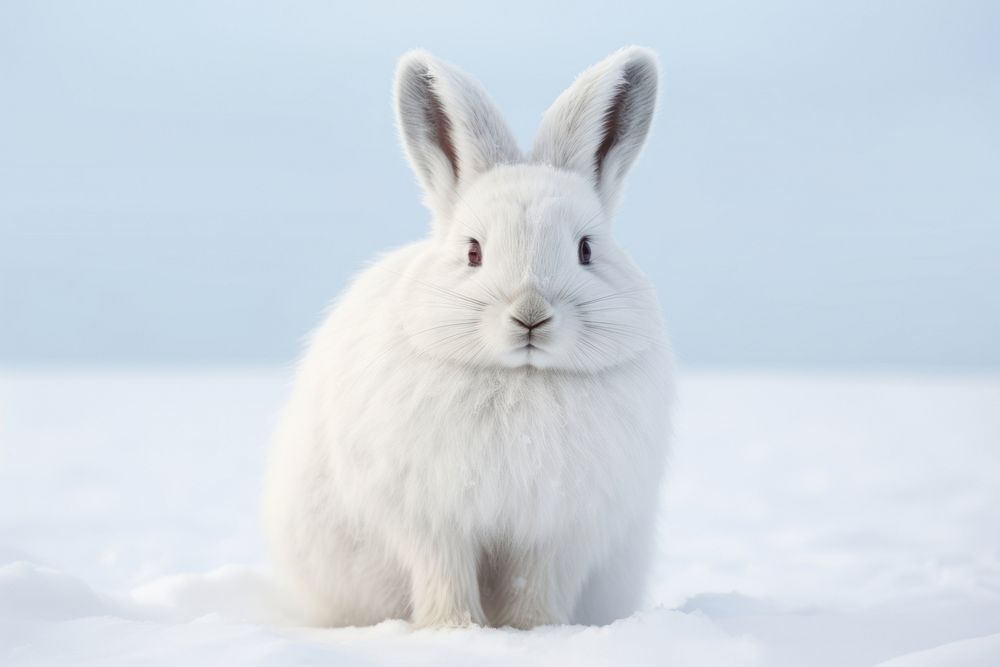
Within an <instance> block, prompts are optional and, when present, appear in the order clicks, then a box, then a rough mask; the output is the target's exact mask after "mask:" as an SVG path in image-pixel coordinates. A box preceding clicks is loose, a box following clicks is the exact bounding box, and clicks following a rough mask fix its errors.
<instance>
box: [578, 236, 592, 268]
mask: <svg viewBox="0 0 1000 667" xmlns="http://www.w3.org/2000/svg"><path fill="white" fill-rule="evenodd" d="M576 254H577V257H579V258H580V263H581V264H590V239H588V238H587V237H586V236H584V237H583V238H582V239H580V246H579V247H578V248H577V249H576Z"/></svg>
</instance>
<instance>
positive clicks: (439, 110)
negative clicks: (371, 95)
mask: <svg viewBox="0 0 1000 667" xmlns="http://www.w3.org/2000/svg"><path fill="white" fill-rule="evenodd" d="M419 81H420V83H421V85H422V86H423V88H424V90H423V95H421V99H422V100H423V106H422V109H423V113H424V121H425V122H426V123H427V127H428V128H430V131H431V132H432V133H433V137H432V139H433V142H434V143H435V144H436V145H437V147H438V148H439V149H440V150H441V152H442V153H443V154H444V156H445V158H446V159H447V160H448V164H450V165H451V173H452V174H453V175H454V176H455V180H456V181H457V180H458V153H457V152H456V151H455V142H454V139H453V136H454V134H453V133H454V128H453V127H452V124H451V119H450V118H448V114H447V113H445V111H444V104H442V103H441V98H440V97H438V94H437V92H436V91H435V90H434V86H435V80H434V76H433V75H432V74H431V73H430V72H424V73H423V74H422V75H420V77H419Z"/></svg>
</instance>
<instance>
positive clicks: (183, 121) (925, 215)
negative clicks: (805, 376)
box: [0, 0, 1000, 371]
mask: <svg viewBox="0 0 1000 667" xmlns="http://www.w3.org/2000/svg"><path fill="white" fill-rule="evenodd" d="M343 6H346V5H345V4H344V3H333V2H326V1H313V2H308V1H301V0H297V1H295V2H277V1H275V2H271V3H260V2H245V1H239V2H237V1H233V2H203V3H182V2H168V1H159V0H158V1H148V0H147V1H144V2H141V3H140V2H130V1H124V0H123V1H121V2H95V1H88V2H40V1H29V0H22V1H16V0H6V1H4V2H0V365H35V364H46V365H64V364H73V365H115V366H123V365H124V366H131V365H192V364H196V365H198V364H212V365H220V364H227V365H228V364H248V363H252V364H261V363H265V364H266V363H283V362H288V361H290V360H291V359H292V358H293V357H294V355H295V354H296V351H297V349H298V346H299V344H300V340H301V339H302V337H303V336H304V335H305V333H306V332H307V331H308V330H309V328H310V327H311V326H312V325H314V324H315V323H316V322H317V321H318V319H319V317H320V313H321V310H322V309H323V308H324V306H325V304H326V303H327V302H328V301H329V300H330V299H331V298H332V297H333V296H334V295H335V294H336V293H337V292H338V291H340V289H341V288H342V287H343V286H344V285H345V283H346V281H347V280H348V278H349V276H350V275H351V274H352V273H354V272H355V271H357V270H358V268H359V267H361V266H363V264H364V263H365V262H366V261H367V260H368V259H370V258H371V257H372V256H373V255H375V254H376V253H377V252H379V251H380V250H384V249H387V248H391V247H394V246H398V245H400V244H403V243H405V242H407V241H409V240H412V239H415V238H417V237H419V236H421V235H423V234H424V233H425V230H426V228H427V214H426V212H425V211H424V209H423V208H422V207H421V206H420V204H419V193H418V189H417V186H416V184H415V182H414V179H413V177H412V175H411V174H410V172H409V169H408V167H407V166H406V164H405V162H404V160H403V157H402V153H401V151H400V149H399V147H398V143H397V139H396V135H395V130H394V127H393V117H392V108H391V104H390V91H391V85H390V84H391V77H392V72H393V67H394V62H395V59H396V58H397V57H398V55H399V54H400V53H402V52H403V51H405V50H406V49H409V48H412V47H416V46H421V47H424V48H427V49H429V50H430V51H432V52H433V53H435V54H437V55H439V56H441V57H443V58H445V59H448V60H451V61H453V62H455V63H456V64H459V65H460V66H461V67H463V68H464V69H466V70H468V71H469V72H471V73H473V74H474V75H476V76H478V77H479V78H480V79H481V80H482V81H483V82H484V84H485V85H486V87H487V88H488V89H489V90H490V91H491V93H492V94H493V96H494V98H495V100H496V101H497V103H498V104H499V106H500V107H501V108H502V109H503V110H504V111H505V113H506V115H507V118H508V119H509V121H510V123H511V126H512V127H513V128H514V130H515V132H516V133H517V135H518V137H519V138H520V140H521V142H522V144H524V145H528V144H529V143H530V141H531V138H532V136H533V133H534V130H535V126H536V123H537V121H538V118H539V117H540V115H541V113H542V111H544V109H545V108H546V107H547V106H548V104H549V103H550V102H551V101H552V100H553V99H554V98H555V96H556V95H557V94H558V93H559V92H560V91H561V90H562V89H563V88H565V87H566V86H567V85H568V84H569V83H570V81H571V80H572V78H573V76H574V75H575V74H576V73H577V72H579V71H580V70H581V69H583V68H584V67H586V66H587V65H589V64H591V63H592V62H594V61H596V60H598V59H599V58H601V57H602V56H604V55H605V54H606V53H608V52H610V51H612V50H614V49H616V48H618V47H620V46H622V45H625V44H629V43H637V44H643V45H647V46H650V47H653V48H654V49H656V50H657V51H658V52H659V53H660V58H661V62H662V66H663V82H662V96H661V112H660V115H659V118H658V120H657V123H656V125H655V127H654V130H653V136H652V139H651V141H650V144H649V146H648V148H647V151H646V153H645V154H644V155H643V157H642V159H641V160H640V162H639V164H638V165H637V167H636V169H635V170H634V172H633V173H632V177H631V180H630V183H629V185H628V188H627V191H626V202H625V205H624V207H623V209H622V211H621V214H620V216H619V220H618V223H617V229H618V235H619V238H620V240H621V242H622V243H623V244H624V245H625V246H626V247H627V248H628V249H629V250H630V252H631V253H632V254H633V255H634V256H635V257H636V258H637V260H638V261H639V262H640V263H641V264H642V265H643V266H644V267H645V268H646V269H647V270H648V272H649V273H650V274H651V276H652V277H653V279H654V280H655V282H656V283H657V285H658V286H659V288H660V292H661V298H662V301H663V303H664V305H665V308H666V310H667V313H668V317H669V319H670V322H671V326H672V329H673V332H674V341H675V346H676V348H677V352H678V356H679V357H680V359H681V362H682V363H684V364H686V365H688V366H699V367H774V368H827V369H849V368H850V369H854V368H866V369H884V368H891V369H905V370H935V369H960V370H969V371H977V370H988V369H992V370H997V369H1000V295H998V287H1000V261H998V256H1000V196H998V184H1000V120H998V119H1000V46H998V39H997V35H998V29H1000V4H997V3H995V2H988V1H983V2H962V1H958V2H944V1H939V2H919V1H917V2H913V1H910V2H904V1H898V2H871V1H870V0H869V1H855V0H851V1H849V2H759V3H746V2H739V1H737V0H731V1H708V2H693V1H692V2H689V3H685V4H679V3H669V2H650V3H630V2H622V1H617V0H616V1H615V2H605V3H593V2H572V3H570V2H565V3H540V2H523V3H522V2H504V3H495V4H494V5H492V6H491V8H489V9H486V8H484V7H483V6H482V3H458V2H455V3H436V2H399V3H376V2H373V3H353V4H352V5H351V9H350V10H346V9H343V8H341V7H343Z"/></svg>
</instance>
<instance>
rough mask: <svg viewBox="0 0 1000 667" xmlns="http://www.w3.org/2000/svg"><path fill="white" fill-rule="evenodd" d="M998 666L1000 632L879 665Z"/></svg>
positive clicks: (999, 660) (886, 666) (919, 666)
mask: <svg viewBox="0 0 1000 667" xmlns="http://www.w3.org/2000/svg"><path fill="white" fill-rule="evenodd" d="M957 665H961V667H996V666H997V665H1000V634H995V635H989V636H988V637H977V638H975V639H963V640H962V641H957V642H952V643H950V644H945V645H944V646H938V647H936V648H932V649H929V650H926V651H918V652H916V653H910V654H909V655H903V656H900V657H898V658H893V659H892V660H887V661H885V662H883V663H880V664H879V665H878V667H956V666H957Z"/></svg>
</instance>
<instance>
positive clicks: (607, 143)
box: [594, 64, 655, 180]
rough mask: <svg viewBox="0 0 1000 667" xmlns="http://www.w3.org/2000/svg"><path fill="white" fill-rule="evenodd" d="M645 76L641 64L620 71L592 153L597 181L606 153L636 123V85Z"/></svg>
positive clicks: (639, 88) (639, 87)
mask: <svg viewBox="0 0 1000 667" xmlns="http://www.w3.org/2000/svg"><path fill="white" fill-rule="evenodd" d="M647 75H648V73H647V72H646V68H644V67H643V66H642V65H641V64H632V65H629V66H626V67H625V69H624V71H622V80H621V82H620V83H619V84H618V85H617V86H616V88H615V94H614V96H613V97H612V98H611V103H610V104H609V105H608V108H607V110H606V111H605V112H604V120H603V122H602V124H601V143H600V144H599V145H598V146H597V150H596V151H595V152H594V170H595V171H596V173H597V178H598V180H600V178H601V176H602V175H603V173H604V165H605V162H606V160H607V157H608V153H610V152H611V149H613V148H614V147H615V146H617V145H618V144H619V143H621V141H622V140H623V139H624V138H625V137H627V136H628V134H629V132H630V130H631V129H632V126H633V125H634V124H635V123H636V121H637V119H636V115H637V114H636V110H635V102H636V100H635V97H636V94H641V92H642V90H643V88H642V86H641V85H638V84H641V83H642V78H643V77H644V76H647ZM654 76H655V75H654ZM637 85H638V86H637ZM636 91H638V93H636Z"/></svg>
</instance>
